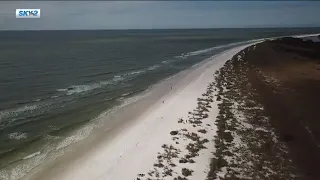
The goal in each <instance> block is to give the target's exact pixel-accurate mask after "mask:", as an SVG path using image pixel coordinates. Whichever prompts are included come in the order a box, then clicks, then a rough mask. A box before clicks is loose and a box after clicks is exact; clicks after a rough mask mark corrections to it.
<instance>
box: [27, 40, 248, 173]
mask: <svg viewBox="0 0 320 180" xmlns="http://www.w3.org/2000/svg"><path fill="white" fill-rule="evenodd" d="M247 46H249V45H244V46H239V47H236V48H232V49H231V50H227V51H224V52H223V53H220V54H218V55H216V56H214V57H212V58H210V59H209V60H205V61H203V62H201V63H200V64H198V65H197V66H196V67H194V68H192V69H191V70H187V71H184V72H182V73H179V74H177V75H175V77H172V78H170V79H169V80H167V81H163V82H161V83H160V84H158V85H156V87H155V88H154V89H156V90H157V91H158V92H162V90H165V89H167V90H166V91H169V92H170V91H171V89H170V86H168V84H170V83H177V84H175V85H174V86H173V91H172V92H170V93H168V94H166V93H164V94H163V95H159V96H157V98H159V99H158V101H157V100H155V99H157V98H154V99H151V100H149V103H150V102H151V104H152V101H156V103H155V104H154V105H153V106H149V108H147V110H146V111H144V112H143V113H142V114H139V113H136V114H133V116H131V115H129V114H131V113H129V112H130V111H131V112H132V113H133V112H135V111H136V110H137V109H139V104H135V105H133V104H132V105H129V106H131V107H133V108H131V110H130V108H127V109H126V108H124V109H122V110H120V112H121V111H122V114H120V116H123V117H119V116H118V117H117V118H118V120H117V122H118V123H116V125H115V126H116V127H115V128H112V129H110V130H109V131H106V132H102V133H101V134H100V133H98V134H99V135H96V136H92V137H90V138H89V139H87V140H85V141H83V142H81V143H79V144H77V145H75V146H74V147H73V149H78V152H75V151H73V150H69V152H67V153H66V154H65V155H63V157H60V158H58V159H57V160H55V163H51V164H50V163H49V164H47V165H46V166H45V167H44V169H42V168H39V169H38V170H41V171H38V172H33V173H30V174H29V175H28V177H27V178H26V179H43V178H44V177H45V179H56V178H58V179H99V177H98V175H100V176H101V175H104V173H106V174H105V176H107V177H104V178H105V179H130V178H131V179H132V178H135V177H136V176H137V175H138V174H139V173H143V171H146V172H147V171H149V168H150V167H152V166H153V163H154V162H155V160H156V158H157V153H158V152H159V151H161V145H163V144H165V143H166V142H168V141H169V142H170V141H171V135H170V132H171V131H172V130H174V129H173V128H174V127H176V128H179V127H180V126H181V125H180V124H179V123H177V121H178V120H179V118H181V117H185V116H188V111H192V110H193V109H195V108H196V107H195V105H197V98H198V97H201V94H202V93H205V91H206V88H207V85H208V84H209V83H210V82H211V81H212V80H213V79H212V77H213V76H212V74H213V72H214V70H215V69H219V68H220V67H221V66H222V65H223V64H224V63H225V61H227V60H228V59H230V58H231V57H232V56H233V55H234V54H236V53H237V52H238V51H240V50H241V49H243V48H245V47H247ZM179 76H180V77H179ZM179 78H181V79H179ZM174 80H179V81H176V82H174ZM191 80H192V82H190V81H191ZM161 88H162V89H161ZM200 88H201V89H202V90H200ZM156 90H155V91H156ZM199 90H200V91H199ZM166 91H165V92H166ZM152 93H154V94H156V92H151V94H152ZM154 94H152V95H154ZM152 95H151V96H152ZM154 97H155V96H154ZM142 101H145V102H141V101H140V102H139V103H140V105H141V106H145V105H146V104H147V105H148V100H147V98H144V100H142ZM163 101H164V103H163ZM181 102H182V103H181ZM141 103H142V104H141ZM182 104H184V105H185V107H179V106H181V105H182ZM177 110H178V111H179V112H172V111H177ZM169 113H174V114H169ZM125 116H127V117H125ZM128 116H129V117H128ZM135 116H136V117H135ZM131 117H132V118H135V120H129V121H128V122H126V123H121V122H124V121H125V120H124V119H131ZM211 118H215V114H213V115H211ZM121 119H122V120H121ZM106 125H107V124H105V126H106ZM141 131H144V132H141ZM165 132H167V133H165ZM106 135H107V136H106ZM99 136H100V138H99ZM150 137H153V138H152V139H150ZM210 137H211V138H213V134H211V135H210ZM155 138H157V141H156V142H155V141H153V139H155ZM101 139H103V140H101ZM90 140H93V141H91V142H90ZM137 141H138V142H137ZM139 141H141V142H139ZM86 142H90V143H89V145H88V144H86ZM143 142H146V143H144V145H142V144H143ZM91 143H92V144H95V143H97V144H95V146H94V147H93V146H91V147H92V148H88V147H87V148H85V149H82V150H79V149H81V146H82V147H83V146H90V144H91ZM137 144H138V145H139V144H141V146H144V147H143V148H142V149H140V148H141V147H140V148H137V147H139V146H140V145H139V146H137ZM126 147H127V148H128V149H129V150H127V152H122V153H121V152H119V151H121V150H124V149H126ZM148 147H149V148H148ZM208 149H209V150H210V151H211V150H212V148H211V147H210V148H208ZM137 150H139V151H142V150H143V151H146V152H138V151H137ZM79 151H80V152H79ZM81 151H82V152H81ZM91 151H92V152H91ZM115 154H117V155H115ZM128 154H130V155H128ZM210 154H211V152H207V155H210ZM131 155H132V156H134V157H130V156H131ZM144 155H149V157H147V156H144ZM78 156H80V158H77V157H78ZM108 156H109V157H108ZM110 156H111V157H110ZM138 156H140V158H139V157H138ZM73 158H74V159H73ZM123 158H126V159H127V160H121V159H123ZM99 159H100V160H101V159H104V160H102V161H103V162H100V161H99ZM139 159H144V162H143V163H144V166H143V167H139V166H135V167H132V166H131V167H126V165H125V164H135V162H137V160H139ZM206 159H207V161H208V162H207V164H206V165H205V166H208V165H209V159H210V157H206ZM140 161H141V160H140ZM146 161H148V163H147V162H146ZM56 163H58V164H59V165H60V166H59V167H60V168H59V167H56V166H55V164H56ZM82 163H83V165H80V164H82ZM122 163H124V164H122ZM121 164H122V165H121ZM116 165H117V167H118V168H116ZM67 166H68V167H67ZM81 166H82V168H81ZM92 166H94V167H92ZM83 167H91V168H90V170H91V172H88V171H83V170H82V169H83ZM101 167H104V168H101ZM126 168H129V169H126ZM132 168H137V169H135V170H133V169H132ZM68 169H69V170H68ZM108 169H109V170H108ZM78 170H79V171H80V172H77V171H78ZM123 171H126V172H127V173H125V174H124V173H121V172H123ZM70 172H72V173H71V174H69V173H70ZM146 172H145V173H146ZM200 174H201V173H200ZM63 176H64V177H63ZM205 176H206V173H204V174H203V177H205ZM36 177H37V178H36Z"/></svg>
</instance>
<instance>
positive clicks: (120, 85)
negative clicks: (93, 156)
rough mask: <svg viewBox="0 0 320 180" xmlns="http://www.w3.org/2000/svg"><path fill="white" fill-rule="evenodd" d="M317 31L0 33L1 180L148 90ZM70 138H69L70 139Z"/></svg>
mask: <svg viewBox="0 0 320 180" xmlns="http://www.w3.org/2000/svg"><path fill="white" fill-rule="evenodd" d="M319 32H320V28H259V29H186V30H99V31H93V30H90V31H0V179H1V180H2V179H19V178H21V177H23V176H24V175H25V174H27V173H28V172H29V171H30V170H32V169H33V168H34V167H36V166H39V165H41V164H42V163H43V162H45V161H46V160H48V159H49V157H53V158H54V157H57V156H59V155H61V154H62V153H63V149H64V148H65V147H67V146H69V145H71V144H73V143H76V142H78V141H81V140H82V139H84V138H86V137H87V136H88V135H90V133H91V132H93V131H94V128H95V127H98V126H99V125H96V126H89V125H88V124H89V123H92V122H94V121H95V119H96V118H97V117H100V116H102V115H105V114H107V113H111V111H112V109H114V108H115V107H119V106H121V105H122V104H124V103H130V99H132V98H134V97H138V95H139V94H141V93H142V92H144V91H145V90H146V89H148V88H149V87H150V86H152V85H154V84H156V83H157V82H159V81H161V80H163V79H165V78H168V77H170V76H172V75H174V74H176V73H178V72H180V71H182V70H184V69H187V68H189V67H191V66H193V65H195V64H197V63H199V62H201V61H202V60H204V59H206V58H209V57H211V56H213V55H215V54H217V53H220V52H222V51H224V50H226V49H229V48H232V47H235V46H238V45H241V44H246V43H248V41H250V40H254V39H260V38H265V37H276V36H286V35H296V34H312V33H319ZM71 132H74V133H71Z"/></svg>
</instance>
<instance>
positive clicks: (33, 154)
mask: <svg viewBox="0 0 320 180" xmlns="http://www.w3.org/2000/svg"><path fill="white" fill-rule="evenodd" d="M40 153H41V152H40V151H38V152H35V153H32V154H29V155H28V156H26V157H24V158H23V159H30V158H32V157H34V156H37V155H39V154H40Z"/></svg>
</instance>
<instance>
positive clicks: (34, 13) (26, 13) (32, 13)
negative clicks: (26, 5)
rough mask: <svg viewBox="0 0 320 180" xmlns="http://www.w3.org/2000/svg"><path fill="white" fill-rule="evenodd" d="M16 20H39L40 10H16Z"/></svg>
mask: <svg viewBox="0 0 320 180" xmlns="http://www.w3.org/2000/svg"><path fill="white" fill-rule="evenodd" d="M16 18H40V9H16Z"/></svg>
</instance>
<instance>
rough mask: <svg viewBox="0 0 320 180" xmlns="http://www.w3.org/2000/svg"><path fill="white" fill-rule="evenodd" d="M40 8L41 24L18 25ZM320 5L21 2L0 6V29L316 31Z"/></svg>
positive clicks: (318, 3)
mask: <svg viewBox="0 0 320 180" xmlns="http://www.w3.org/2000/svg"><path fill="white" fill-rule="evenodd" d="M16 8H40V9H41V18H40V19H16V18H15V9H16ZM319 17H320V1H319V2H317V1H313V2H312V1H310V2H308V1H307V2H302V1H286V2H272V1H271V2H268V1H247V2H245V1H241V2H239V1H236V2H234V1H233V2H232V1H229V2H228V1H227V2H221V1H211V2H210V1H204V2H201V1H200V2H199V1H186V2H183V1H141V2H139V1H128V2H126V1H117V2H116V1H79V2H76V1H72V2H70V1H69V2H57V1H52V2H48V1H33V2H32V1H29V2H27V1H22V2H17V1H16V2H9V1H7V2H3V1H2V2H0V29H1V30H24V29H157V28H221V27H286V26H289V27H292V26H317V27H320V18H319Z"/></svg>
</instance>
